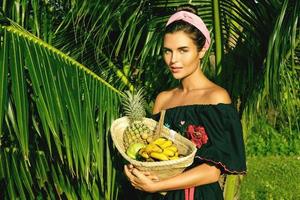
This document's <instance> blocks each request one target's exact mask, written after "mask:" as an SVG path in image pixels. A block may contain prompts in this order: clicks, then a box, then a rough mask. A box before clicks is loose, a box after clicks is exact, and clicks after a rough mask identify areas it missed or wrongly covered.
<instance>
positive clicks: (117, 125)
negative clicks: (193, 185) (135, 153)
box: [111, 114, 196, 179]
mask: <svg viewBox="0 0 300 200" xmlns="http://www.w3.org/2000/svg"><path fill="white" fill-rule="evenodd" d="M163 118H164V114H163V115H162V117H161V119H160V121H159V123H157V122H156V121H155V120H153V119H150V118H143V123H144V124H146V125H147V126H148V127H149V128H150V129H151V130H152V132H153V134H154V135H153V136H152V137H153V138H156V137H159V136H163V137H166V138H168V139H170V140H172V141H173V143H174V144H175V145H176V146H177V148H178V152H179V154H180V155H185V156H184V157H180V158H179V159H177V160H168V161H157V162H142V161H137V160H134V159H131V158H130V157H129V156H127V154H126V151H125V148H124V142H123V133H124V130H125V129H126V127H127V126H128V125H129V120H128V118H127V117H122V118H119V119H116V120H115V121H114V122H113V123H112V125H111V136H112V140H113V142H114V144H115V146H116V147H117V149H118V151H119V152H120V153H121V155H122V156H123V157H124V158H125V159H126V160H127V161H128V162H130V163H131V164H132V165H134V166H135V167H136V168H137V169H139V170H141V171H150V172H151V173H152V174H154V175H156V176H157V177H158V178H159V179H164V178H168V177H171V176H175V175H177V174H179V173H181V172H182V171H183V170H184V169H185V168H186V167H188V166H189V165H191V164H192V163H193V160H194V156H195V153H196V147H195V145H194V144H193V143H192V142H191V141H190V140H188V139H187V138H185V137H183V136H181V135H180V134H178V133H176V132H175V131H173V130H171V129H168V128H167V127H165V126H162V124H163V123H162V122H163ZM155 134H156V135H155Z"/></svg>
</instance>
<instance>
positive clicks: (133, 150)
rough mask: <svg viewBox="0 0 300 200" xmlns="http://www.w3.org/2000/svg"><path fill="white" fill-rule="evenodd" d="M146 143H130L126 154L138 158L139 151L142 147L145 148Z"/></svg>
mask: <svg viewBox="0 0 300 200" xmlns="http://www.w3.org/2000/svg"><path fill="white" fill-rule="evenodd" d="M144 147H145V145H144V144H142V143H133V144H130V146H129V147H128V149H127V151H126V154H127V155H128V156H129V157H130V158H132V159H135V160H136V156H137V154H138V152H139V150H140V149H141V148H144Z"/></svg>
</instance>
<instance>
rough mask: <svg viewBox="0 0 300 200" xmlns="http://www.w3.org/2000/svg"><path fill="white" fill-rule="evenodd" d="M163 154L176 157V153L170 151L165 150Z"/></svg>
mask: <svg viewBox="0 0 300 200" xmlns="http://www.w3.org/2000/svg"><path fill="white" fill-rule="evenodd" d="M163 154H165V155H166V156H168V157H173V156H174V155H175V152H174V151H172V150H169V149H164V151H163Z"/></svg>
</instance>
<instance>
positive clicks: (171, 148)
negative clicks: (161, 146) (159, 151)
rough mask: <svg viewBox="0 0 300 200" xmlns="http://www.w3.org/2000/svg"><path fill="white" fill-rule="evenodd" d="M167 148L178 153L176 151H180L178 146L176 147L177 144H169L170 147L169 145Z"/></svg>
mask: <svg viewBox="0 0 300 200" xmlns="http://www.w3.org/2000/svg"><path fill="white" fill-rule="evenodd" d="M165 149H168V150H170V151H173V152H174V153H176V152H177V151H178V149H177V147H176V146H175V145H172V146H169V147H167V148H165Z"/></svg>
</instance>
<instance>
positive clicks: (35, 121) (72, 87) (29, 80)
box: [0, 22, 121, 199]
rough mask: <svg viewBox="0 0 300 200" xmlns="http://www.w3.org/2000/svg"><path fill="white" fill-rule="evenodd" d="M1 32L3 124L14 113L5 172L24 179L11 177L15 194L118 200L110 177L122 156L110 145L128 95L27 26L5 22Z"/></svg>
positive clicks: (6, 136) (4, 143)
mask: <svg viewBox="0 0 300 200" xmlns="http://www.w3.org/2000/svg"><path fill="white" fill-rule="evenodd" d="M12 24H14V23H13V22H12ZM0 33H1V34H0V37H1V38H2V40H1V41H2V42H1V48H0V49H1V51H0V57H1V58H2V59H1V74H0V75H1V77H3V79H1V85H0V86H1V87H0V88H1V90H0V93H1V94H3V96H1V99H0V100H1V113H0V114H1V115H0V119H2V122H3V121H4V120H3V119H4V117H5V116H6V117H5V118H6V120H5V122H6V123H2V122H1V124H2V127H1V133H3V136H2V137H1V143H0V144H1V153H0V154H1V157H5V158H6V160H7V162H6V163H5V164H3V166H2V169H1V173H0V174H1V175H3V174H4V176H5V177H20V178H15V179H9V181H8V182H7V184H8V190H7V191H6V194H8V196H7V198H8V197H12V198H17V197H19V198H21V199H28V198H29V199H34V198H35V197H34V195H35V194H37V193H40V192H41V191H42V190H46V191H47V193H48V195H49V196H54V197H55V196H56V197H58V196H60V195H62V194H66V195H67V196H69V197H70V198H72V197H82V198H84V197H85V195H88V196H89V194H90V193H92V192H95V193H93V195H94V196H96V197H99V196H105V195H106V197H105V199H112V197H113V196H114V195H116V194H111V193H110V192H117V190H116V189H114V187H118V186H116V184H115V183H114V182H112V183H111V184H106V182H107V181H111V177H108V176H105V175H107V174H111V175H112V176H113V175H114V174H115V173H116V171H115V169H114V163H112V161H111V159H114V155H113V154H110V152H109V151H107V150H105V149H106V148H107V149H109V148H108V146H110V145H111V143H109V142H108V141H109V140H108V139H109V132H108V129H109V127H110V123H111V121H112V120H113V119H114V118H116V117H117V116H118V103H119V95H120V94H121V93H120V92H119V91H118V90H116V89H115V88H113V87H112V86H111V85H109V84H108V83H107V82H106V81H104V80H103V79H101V78H100V77H99V76H97V75H96V74H95V73H93V72H92V71H90V70H88V69H87V68H86V67H85V66H83V65H82V64H80V63H78V62H77V61H75V60H74V59H72V58H70V57H68V56H67V55H65V54H63V53H62V52H60V51H59V50H57V49H55V48H54V47H52V46H50V45H49V44H46V43H45V42H43V41H42V40H40V39H38V38H37V37H34V36H33V35H31V34H29V33H28V32H26V31H23V30H22V28H20V27H17V28H16V26H14V25H12V26H1V32H0ZM8 74H9V76H8V78H5V77H7V75H8ZM10 91H11V92H10ZM5 94H6V95H5ZM13 152H16V153H15V154H12V153H13ZM36 153H39V155H40V156H42V157H39V156H37V157H36ZM45 158H46V159H47V160H45ZM52 159H55V163H53V162H52V161H51V160H52ZM17 160H20V161H21V163H22V164H21V165H17V164H16V163H17ZM105 163H110V165H109V166H105ZM4 166H5V167H4ZM3 168H4V170H3ZM49 173H50V175H49ZM51 174H52V175H53V176H52V175H51ZM91 178H92V179H93V181H91ZM21 180H22V181H21ZM74 181H76V182H78V183H77V186H75V187H74V186H73V184H72V183H73V182H74ZM112 181H113V179H112ZM33 183H37V184H33ZM96 183H101V184H99V185H97V184H96ZM75 185H76V184H75ZM79 185H81V186H82V187H81V188H82V191H81V193H78V192H77V191H76V187H79ZM54 188H55V189H54ZM68 191H69V192H68ZM107 191H109V193H107ZM89 198H90V197H89ZM79 199H80V198H79Z"/></svg>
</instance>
